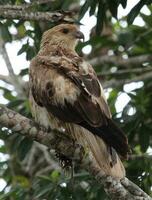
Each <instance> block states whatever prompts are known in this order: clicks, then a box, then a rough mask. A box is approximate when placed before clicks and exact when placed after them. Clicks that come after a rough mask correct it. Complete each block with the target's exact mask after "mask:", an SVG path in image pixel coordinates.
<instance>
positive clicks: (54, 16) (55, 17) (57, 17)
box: [0, 6, 73, 23]
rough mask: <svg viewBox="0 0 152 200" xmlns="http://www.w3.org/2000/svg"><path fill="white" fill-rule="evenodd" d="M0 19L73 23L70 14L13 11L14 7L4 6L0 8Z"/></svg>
mask: <svg viewBox="0 0 152 200" xmlns="http://www.w3.org/2000/svg"><path fill="white" fill-rule="evenodd" d="M7 7H8V6H7ZM10 7H11V6H10ZM0 17H1V18H5V19H23V20H35V21H49V22H52V23H54V22H59V21H62V22H71V21H73V20H72V19H71V12H31V11H27V10H20V9H14V7H13V8H11V9H8V8H7V9H6V8H5V6H0Z"/></svg>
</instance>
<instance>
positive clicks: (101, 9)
mask: <svg viewBox="0 0 152 200" xmlns="http://www.w3.org/2000/svg"><path fill="white" fill-rule="evenodd" d="M105 18H106V4H105V3H103V2H102V1H99V6H98V12H97V25H96V34H97V35H100V33H101V32H102V29H103V24H104V20H105Z"/></svg>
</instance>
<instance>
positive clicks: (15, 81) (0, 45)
mask: <svg viewBox="0 0 152 200" xmlns="http://www.w3.org/2000/svg"><path fill="white" fill-rule="evenodd" d="M0 54H1V55H2V57H3V59H4V62H5V64H6V67H7V69H8V72H9V77H7V80H6V77H4V76H2V75H1V76H0V79H1V78H3V80H4V81H5V82H8V83H10V84H12V85H13V86H14V87H15V88H16V91H17V93H18V95H20V96H22V97H23V98H24V97H25V96H26V95H25V92H24V91H23V81H21V80H20V78H19V77H17V75H16V74H15V73H14V69H13V67H12V64H11V61H10V59H9V56H8V53H7V50H6V47H5V44H4V42H3V41H2V40H1V42H0ZM4 78H5V79H4Z"/></svg>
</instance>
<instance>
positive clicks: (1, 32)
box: [0, 23, 12, 42]
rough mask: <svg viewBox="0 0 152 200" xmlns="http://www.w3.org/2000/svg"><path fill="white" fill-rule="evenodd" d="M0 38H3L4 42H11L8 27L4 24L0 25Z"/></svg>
mask: <svg viewBox="0 0 152 200" xmlns="http://www.w3.org/2000/svg"><path fill="white" fill-rule="evenodd" d="M0 36H1V37H2V38H3V40H4V41H5V42H11V41H12V35H11V34H10V32H9V30H8V26H7V25H6V24H2V23H0Z"/></svg>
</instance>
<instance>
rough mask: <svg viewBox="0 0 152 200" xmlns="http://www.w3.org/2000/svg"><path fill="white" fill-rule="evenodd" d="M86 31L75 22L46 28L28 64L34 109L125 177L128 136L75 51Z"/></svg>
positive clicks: (107, 169) (41, 120) (110, 170)
mask: <svg viewBox="0 0 152 200" xmlns="http://www.w3.org/2000/svg"><path fill="white" fill-rule="evenodd" d="M83 37H84V35H83V34H82V32H80V31H79V28H78V27H77V26H76V25H74V24H60V25H57V26H55V27H53V28H51V29H49V30H48V31H46V32H44V34H43V36H42V40H41V45H40V50H39V52H38V54H37V55H36V56H35V57H34V58H33V59H32V61H31V64H30V69H29V76H30V97H29V99H30V105H31V112H32V115H33V117H34V118H35V120H36V121H37V122H38V123H39V124H41V125H43V126H45V127H46V128H52V129H59V128H64V129H65V130H66V131H65V132H66V133H68V134H69V135H70V136H71V137H72V138H74V140H76V141H77V142H78V143H79V144H81V145H83V147H84V149H87V151H88V153H89V156H90V157H91V159H92V162H93V163H94V164H95V166H97V167H98V168H99V169H100V170H101V171H102V173H104V174H105V175H111V176H113V177H117V178H122V177H124V176H125V169H124V166H123V164H122V162H121V160H120V158H119V156H118V155H120V156H121V157H122V158H124V159H126V158H127V155H128V152H129V147H128V142H127V138H126V136H125V135H124V133H123V132H122V130H121V129H120V128H118V127H117V125H116V124H115V123H114V121H113V120H112V118H111V113H110V110H109V107H108V105H107V101H106V98H105V95H104V92H103V88H102V86H101V84H100V82H99V80H98V78H97V75H96V73H95V71H94V69H93V68H92V66H91V65H90V64H89V63H87V62H86V61H85V60H84V59H83V58H82V57H80V56H79V55H78V54H77V53H76V51H75V47H76V45H77V43H78V40H79V39H81V38H83Z"/></svg>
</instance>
